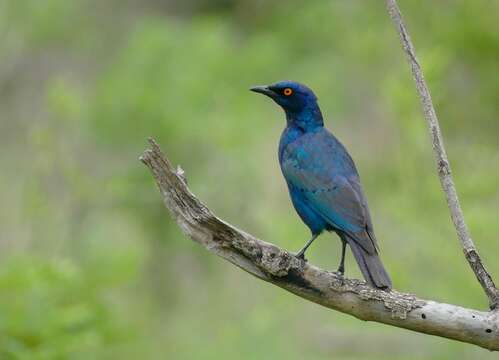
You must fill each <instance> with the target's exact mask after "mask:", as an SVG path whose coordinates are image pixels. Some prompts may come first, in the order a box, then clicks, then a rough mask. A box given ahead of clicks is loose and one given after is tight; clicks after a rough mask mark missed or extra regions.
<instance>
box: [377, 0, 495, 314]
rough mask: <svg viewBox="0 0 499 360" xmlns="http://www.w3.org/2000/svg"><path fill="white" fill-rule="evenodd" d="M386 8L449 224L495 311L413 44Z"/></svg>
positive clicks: (392, 2)
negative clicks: (417, 105) (408, 68)
mask: <svg viewBox="0 0 499 360" xmlns="http://www.w3.org/2000/svg"><path fill="white" fill-rule="evenodd" d="M386 7H387V9H388V13H389V14H390V17H391V19H392V21H393V23H394V24H395V26H396V28H397V32H398V33H399V35H400V41H401V42H402V47H403V49H404V52H405V54H406V56H407V61H408V62H409V65H410V66H411V70H412V76H413V78H414V81H415V83H416V89H417V91H418V94H419V99H420V101H421V105H422V107H423V113H424V117H425V119H426V122H427V123H428V129H429V131H430V136H431V140H432V145H433V153H434V155H435V161H436V164H437V171H438V175H439V178H440V183H441V185H442V189H443V190H444V193H445V196H446V199H447V205H448V207H449V210H450V214H451V218H452V222H453V223H454V227H455V228H456V232H457V236H458V238H459V241H460V243H461V247H462V248H463V252H464V256H465V258H466V260H467V261H468V263H469V265H470V267H471V269H472V270H473V272H474V273H475V276H476V278H477V280H478V281H479V282H480V285H481V286H482V288H483V290H484V292H485V294H486V295H487V297H488V299H489V305H490V308H491V309H495V308H497V307H498V306H499V290H498V289H497V287H496V285H495V284H494V281H493V280H492V277H491V276H490V274H489V273H488V272H487V270H486V268H485V266H484V264H483V262H482V259H481V258H480V255H479V254H478V251H477V249H476V247H475V244H474V243H473V240H472V239H471V236H470V232H469V231H468V227H467V226H466V222H465V221H464V215H463V211H462V209H461V205H460V204H459V199H458V197H457V191H456V186H455V185H454V180H453V179H452V175H451V169H450V165H449V160H448V158H447V153H446V151H445V147H444V142H443V138H442V133H441V131H440V125H439V123H438V118H437V114H436V112H435V108H434V106H433V102H432V100H431V96H430V90H429V89H428V86H427V85H426V81H425V79H424V76H423V70H422V69H421V66H420V65H419V62H418V60H417V57H416V50H415V49H414V45H413V44H412V41H411V38H410V36H409V33H408V32H407V28H406V27H405V24H404V21H403V19H402V15H401V13H400V9H399V7H398V5H397V1H396V0H387V1H386Z"/></svg>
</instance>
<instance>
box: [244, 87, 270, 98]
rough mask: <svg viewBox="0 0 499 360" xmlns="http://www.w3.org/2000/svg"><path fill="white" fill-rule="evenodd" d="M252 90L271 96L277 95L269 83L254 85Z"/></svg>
mask: <svg viewBox="0 0 499 360" xmlns="http://www.w3.org/2000/svg"><path fill="white" fill-rule="evenodd" d="M250 90H251V91H254V92H256V93H260V94H264V95H267V96H270V97H273V96H274V95H275V92H273V91H272V90H271V89H270V88H269V87H268V86H267V85H260V86H253V87H251V88H250Z"/></svg>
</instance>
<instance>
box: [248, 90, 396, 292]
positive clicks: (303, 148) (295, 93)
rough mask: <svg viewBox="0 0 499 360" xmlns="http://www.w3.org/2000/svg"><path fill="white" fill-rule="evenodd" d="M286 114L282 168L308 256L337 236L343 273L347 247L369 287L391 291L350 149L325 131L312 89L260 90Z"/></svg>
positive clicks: (339, 269)
mask: <svg viewBox="0 0 499 360" xmlns="http://www.w3.org/2000/svg"><path fill="white" fill-rule="evenodd" d="M251 90H252V91H254V92H257V93H261V94H264V95H267V96H268V97H270V98H271V99H272V100H274V101H275V102H276V103H277V104H278V105H280V106H281V107H282V108H283V110H284V112H285V114H286V128H285V129H284V131H283V133H282V135H281V140H280V142H279V163H280V165H281V170H282V174H283V175H284V178H285V179H286V183H287V185H288V189H289V194H290V196H291V201H292V202H293V206H294V208H295V209H296V212H297V213H298V215H299V216H300V218H301V219H302V220H303V222H304V223H305V224H306V225H307V226H308V227H309V228H310V231H311V232H312V238H311V239H310V240H309V241H308V242H307V243H306V244H305V246H304V247H303V249H301V250H300V251H299V252H298V254H297V256H298V257H300V258H303V259H304V258H305V251H306V250H307V248H308V247H309V246H310V245H311V244H312V242H313V241H314V240H315V239H316V238H317V236H318V235H319V234H321V233H322V232H323V231H334V232H335V233H337V234H338V236H339V237H340V239H341V241H342V252H341V260H340V266H339V268H338V272H339V273H341V274H343V273H344V271H345V250H346V245H347V244H348V245H349V246H350V249H351V250H352V253H353V255H354V257H355V260H356V261H357V264H358V265H359V268H360V270H361V272H362V275H363V276H364V278H365V280H366V281H367V283H369V284H370V285H371V286H373V287H376V288H380V289H385V290H390V289H391V287H392V284H391V280H390V277H389V276H388V274H387V272H386V270H385V268H384V267H383V264H382V263H381V260H380V258H379V255H378V245H377V241H376V237H375V236H374V231H373V225H372V222H371V216H370V214H369V208H368V206H367V200H366V196H365V195H364V191H363V190H362V186H361V184H360V178H359V174H358V172H357V169H356V167H355V164H354V162H353V160H352V158H351V157H350V155H349V154H348V152H347V150H346V149H345V147H344V146H343V145H342V144H341V143H340V142H339V140H338V139H337V138H336V137H335V136H334V135H333V134H332V133H331V132H329V131H328V130H327V129H326V128H325V127H324V121H323V118H322V113H321V110H320V108H319V105H318V104H317V97H316V96H315V94H314V93H313V92H312V90H310V89H309V88H308V87H307V86H305V85H303V84H300V83H297V82H294V81H280V82H277V83H275V84H272V85H265V86H255V87H252V88H251Z"/></svg>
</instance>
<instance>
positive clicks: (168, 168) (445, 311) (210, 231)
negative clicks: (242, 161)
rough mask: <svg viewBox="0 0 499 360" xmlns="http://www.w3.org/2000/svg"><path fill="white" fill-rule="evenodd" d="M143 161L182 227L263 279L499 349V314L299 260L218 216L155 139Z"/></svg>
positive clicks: (365, 313)
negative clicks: (379, 284) (350, 276)
mask: <svg viewBox="0 0 499 360" xmlns="http://www.w3.org/2000/svg"><path fill="white" fill-rule="evenodd" d="M149 142H150V145H151V148H150V149H148V150H146V151H145V152H144V154H143V155H142V156H141V157H140V160H141V161H142V162H143V163H144V164H146V165H147V167H148V168H149V169H150V170H151V172H152V175H153V177H154V179H155V180H156V183H157V185H158V187H159V190H160V192H161V195H162V197H163V200H164V203H165V206H166V207H167V208H168V210H170V213H171V214H172V216H173V218H174V219H175V221H176V222H177V224H178V226H179V227H180V228H181V229H182V231H183V232H184V233H185V234H186V235H187V236H189V237H190V238H191V239H192V240H194V241H196V242H198V243H200V244H201V245H203V246H204V247H205V248H206V249H207V250H208V251H210V252H212V253H214V254H216V255H218V256H220V257H222V258H224V259H226V260H228V261H229V262H231V263H232V264H234V265H236V266H238V267H240V268H241V269H243V270H245V271H247V272H248V273H250V274H252V275H254V276H256V277H257V278H259V279H262V280H264V281H267V282H269V283H272V284H274V285H277V286H279V287H281V288H283V289H285V290H287V291H290V292H292V293H293V294H295V295H297V296H300V297H302V298H304V299H307V300H310V301H313V302H315V303H317V304H320V305H323V306H325V307H328V308H330V309H334V310H337V311H340V312H343V313H345V314H349V315H352V316H355V317H356V318H359V319H361V320H365V321H376V322H380V323H384V324H389V325H393V326H397V327H400V328H404V329H409V330H413V331H417V332H420V333H425V334H430V335H436V336H441V337H446V338H449V339H454V340H458V341H463V342H467V343H470V344H475V345H478V346H481V347H483V348H486V349H489V350H495V351H497V350H499V312H496V311H494V312H482V311H478V310H473V309H467V308H463V307H460V306H456V305H450V304H444V303H438V302H435V301H430V300H423V299H418V298H417V297H416V296H414V295H411V294H405V293H401V292H398V291H395V290H392V291H391V292H384V291H381V290H377V289H373V288H371V287H369V286H368V285H366V284H365V283H364V282H363V281H359V280H353V279H346V278H343V277H341V276H340V275H338V274H336V273H334V272H330V271H325V270H322V269H319V268H318V267H316V266H314V265H311V264H309V263H307V262H305V261H303V260H299V259H297V258H296V257H295V256H294V255H293V254H291V253H289V252H288V251H286V250H284V249H281V248H279V247H277V246H276V245H273V244H269V243H267V242H264V241H262V240H260V239H257V238H256V237H254V236H252V235H250V234H248V233H245V232H244V231H242V230H239V229H237V228H236V227H234V226H232V225H230V224H228V223H227V222H225V221H223V220H221V219H219V218H218V217H216V216H215V215H214V214H213V213H212V212H211V211H210V210H209V209H208V208H207V207H206V206H205V205H204V204H202V203H201V202H200V201H199V200H198V199H197V198H196V197H195V196H194V194H193V193H192V192H191V191H190V190H189V188H188V187H187V182H186V179H185V174H184V172H183V171H182V169H180V168H177V169H174V168H173V166H172V165H171V163H170V162H169V161H168V159H167V158H166V157H165V155H164V154H163V153H162V152H161V150H160V148H159V146H158V145H157V144H156V142H155V141H154V140H152V139H150V140H149Z"/></svg>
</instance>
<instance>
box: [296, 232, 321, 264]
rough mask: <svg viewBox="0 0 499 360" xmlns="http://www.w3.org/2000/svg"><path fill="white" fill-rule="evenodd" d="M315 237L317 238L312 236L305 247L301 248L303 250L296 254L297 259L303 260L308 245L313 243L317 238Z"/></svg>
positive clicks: (315, 235)
mask: <svg viewBox="0 0 499 360" xmlns="http://www.w3.org/2000/svg"><path fill="white" fill-rule="evenodd" d="M317 236H319V234H314V235H313V236H312V238H311V239H310V240H309V241H308V242H307V243H306V244H305V246H304V247H303V249H301V250H300V251H299V252H298V254H296V257H297V258H300V259H303V260H305V251H307V249H308V247H309V246H310V245H312V243H313V242H314V240H315V239H316V238H317Z"/></svg>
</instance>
